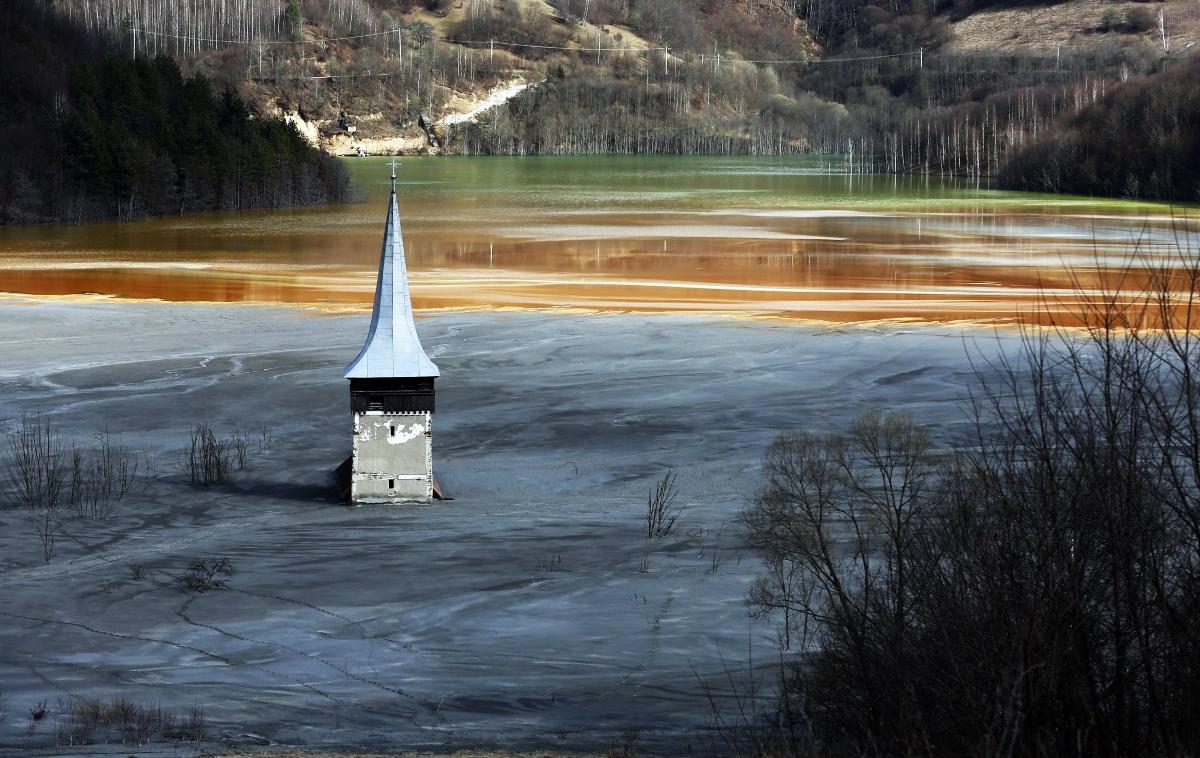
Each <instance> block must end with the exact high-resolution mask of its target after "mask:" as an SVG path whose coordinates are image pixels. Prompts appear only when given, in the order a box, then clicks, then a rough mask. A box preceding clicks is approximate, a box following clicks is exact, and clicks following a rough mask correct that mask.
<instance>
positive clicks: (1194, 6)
mask: <svg viewBox="0 0 1200 758" xmlns="http://www.w3.org/2000/svg"><path fill="white" fill-rule="evenodd" d="M1135 10H1141V11H1144V12H1147V13H1150V14H1152V15H1153V16H1154V17H1157V14H1158V12H1159V10H1162V11H1163V13H1164V16H1165V20H1166V25H1167V33H1168V35H1169V36H1170V38H1171V49H1172V50H1173V51H1174V50H1182V49H1184V48H1185V47H1186V46H1187V45H1188V44H1189V43H1196V42H1197V41H1200V0H1165V2H1157V3H1141V2H1112V1H1111V0H1069V2H1065V3H1059V4H1057V5H1029V6H1023V7H1016V8H996V9H989V10H982V11H978V12H976V13H973V14H971V15H970V16H967V17H966V18H964V19H962V20H959V21H957V22H955V23H954V24H953V32H954V39H953V41H952V42H951V45H950V46H951V48H952V49H958V50H963V51H999V52H1006V53H1015V52H1045V51H1047V50H1053V49H1054V48H1055V47H1057V46H1058V45H1062V46H1064V47H1068V46H1076V47H1080V46H1087V45H1095V44H1105V43H1113V42H1116V43H1124V42H1128V41H1131V40H1134V39H1140V40H1143V41H1146V42H1149V43H1152V44H1154V45H1158V44H1159V38H1158V33H1157V31H1156V30H1147V31H1143V32H1136V33H1130V32H1122V31H1116V30H1113V31H1105V32H1101V31H1098V29H1099V27H1101V26H1102V19H1103V18H1104V15H1105V13H1106V12H1109V11H1115V12H1116V13H1118V14H1120V16H1121V17H1122V18H1124V17H1125V16H1126V14H1128V13H1129V12H1130V11H1135Z"/></svg>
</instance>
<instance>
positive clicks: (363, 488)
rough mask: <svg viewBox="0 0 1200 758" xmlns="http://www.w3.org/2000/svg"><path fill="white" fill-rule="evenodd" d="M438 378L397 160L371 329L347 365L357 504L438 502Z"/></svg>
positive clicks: (353, 485)
mask: <svg viewBox="0 0 1200 758" xmlns="http://www.w3.org/2000/svg"><path fill="white" fill-rule="evenodd" d="M438 375H439V372H438V368H437V366H435V365H434V363H433V361H431V360H429V356H428V355H426V354H425V350H424V349H423V348H422V347H421V341H420V340H419V339H418V338H417V328H416V326H415V325H414V324H413V315H412V300H411V298H410V296H409V291H408V268H407V266H406V265H405V262H404V238H403V235H402V233H401V231H400V211H399V208H398V206H397V203H396V162H395V161H394V160H393V161H392V196H391V200H390V202H389V204H388V217H387V226H386V228H385V229H384V232H383V251H382V253H381V254H380V260H379V279H378V280H377V282H376V284H375V308H374V311H373V312H372V314H371V329H370V331H369V332H368V333H367V341H366V344H364V345H363V349H362V351H361V352H359V354H358V357H357V358H355V359H354V360H353V361H351V362H350V365H349V366H347V367H346V378H347V379H349V380H350V408H351V410H352V411H353V413H354V448H353V453H352V455H351V461H350V483H349V484H350V487H349V490H350V491H349V497H350V501H351V502H352V503H355V504H361V503H404V502H429V501H430V500H432V499H433V496H434V480H433V426H432V420H433V382H434V379H436V378H437V376H438Z"/></svg>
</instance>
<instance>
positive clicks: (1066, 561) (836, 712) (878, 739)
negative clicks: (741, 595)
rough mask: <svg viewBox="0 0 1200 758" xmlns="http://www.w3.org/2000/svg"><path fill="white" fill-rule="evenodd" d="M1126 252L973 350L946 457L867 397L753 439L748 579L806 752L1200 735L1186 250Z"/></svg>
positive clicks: (1192, 307) (1150, 747) (1193, 308)
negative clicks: (1005, 342)
mask: <svg viewBox="0 0 1200 758" xmlns="http://www.w3.org/2000/svg"><path fill="white" fill-rule="evenodd" d="M1184 252H1186V251H1184ZM1160 254H1161V253H1160V251H1156V255H1160ZM1139 264H1140V265H1139V268H1138V269H1137V270H1136V271H1121V272H1116V273H1113V274H1104V273H1100V274H1095V273H1094V272H1092V273H1089V277H1091V279H1090V280H1089V284H1088V287H1087V288H1086V289H1085V288H1083V287H1082V286H1081V287H1080V288H1079V292H1078V293H1077V294H1078V295H1080V297H1079V298H1078V299H1077V300H1076V302H1082V303H1083V306H1081V310H1080V312H1078V313H1077V314H1076V316H1077V317H1078V319H1079V321H1080V322H1082V323H1083V324H1084V327H1083V329H1082V330H1078V329H1074V328H1073V329H1062V330H1051V331H1035V330H1032V329H1030V330H1026V331H1025V332H1024V333H1023V334H1022V335H1021V338H1020V340H1019V342H1018V343H1017V347H1018V349H1017V350H1016V351H1015V354H1014V353H1012V352H1007V353H1006V352H1004V351H1003V350H1002V351H1001V352H1000V353H999V355H1000V357H999V358H996V359H992V360H989V361H983V362H980V363H978V364H977V372H978V373H977V382H978V389H977V391H976V396H975V401H974V402H973V403H972V405H971V412H972V419H973V422H974V439H973V441H972V444H971V445H970V446H969V447H963V448H962V449H960V450H958V451H957V452H956V453H955V454H953V455H947V456H944V457H942V456H938V455H935V454H934V452H933V451H932V449H931V448H930V446H929V442H928V435H927V433H926V432H925V430H923V429H922V428H921V427H920V426H919V425H917V424H915V423H914V422H913V421H912V420H911V419H907V418H904V417H901V416H885V417H880V416H878V415H873V416H868V417H865V418H864V419H862V420H860V421H859V422H857V423H856V424H855V425H854V426H853V428H852V429H851V430H850V431H849V432H848V433H847V434H846V435H843V436H834V437H815V436H812V435H807V434H787V435H783V436H781V437H780V438H779V439H778V440H776V441H775V442H774V443H772V445H771V446H770V448H769V449H768V451H767V454H766V457H765V460H764V468H765V472H766V482H765V484H764V487H763V489H762V491H761V492H760V493H759V494H758V496H757V498H756V500H755V503H754V505H753V506H752V507H751V508H749V509H748V510H747V511H746V513H745V516H744V518H745V523H746V525H747V526H748V528H749V532H750V535H751V538H752V540H753V542H754V544H755V545H756V547H757V549H758V550H759V552H760V554H761V555H762V556H763V558H764V561H765V563H766V566H767V569H766V571H765V572H764V574H763V575H762V576H761V577H760V579H759V581H758V582H757V583H756V585H755V587H754V589H753V591H752V593H751V601H752V602H753V603H754V604H755V605H756V606H757V607H758V608H759V609H760V610H762V611H764V612H767V611H772V612H776V613H778V612H780V611H782V612H784V613H785V614H786V615H785V618H786V621H785V624H787V625H789V626H791V627H792V632H791V633H792V635H793V636H794V637H799V638H800V640H799V641H800V642H801V644H800V645H799V649H801V650H803V651H804V654H803V655H800V656H797V657H796V658H795V659H794V660H793V665H791V666H790V667H789V677H788V680H787V687H786V690H785V691H784V693H782V695H781V698H783V699H784V701H786V702H788V703H792V704H795V706H796V708H797V709H798V710H799V713H800V714H801V715H802V720H803V722H804V723H805V724H807V725H808V726H809V727H811V730H812V734H813V736H814V739H815V745H816V747H817V749H818V751H819V752H822V753H828V754H833V755H855V756H860V755H901V754H911V753H914V752H918V753H920V754H922V755H931V756H959V755H998V754H1002V755H1067V754H1072V755H1104V756H1119V755H1147V754H1155V755H1164V754H1178V755H1190V754H1194V753H1197V752H1200V730H1198V729H1197V728H1196V724H1195V713H1196V712H1197V711H1198V710H1200V656H1198V655H1197V651H1200V480H1198V478H1197V472H1200V423H1197V420H1200V329H1198V327H1197V325H1198V324H1200V255H1196V254H1186V255H1184V254H1182V253H1181V255H1179V256H1161V257H1153V258H1151V257H1149V256H1147V257H1146V258H1145V259H1141V260H1139ZM1135 277H1140V279H1138V278H1135ZM1097 279H1098V281H1097ZM1130 281H1143V282H1145V285H1144V286H1139V288H1138V289H1137V290H1126V289H1123V287H1125V286H1126V283H1128V282H1130ZM1181 292H1182V294H1181ZM1048 312H1050V313H1051V314H1053V313H1057V312H1061V311H1058V310H1050V309H1048ZM1052 317H1053V316H1052ZM774 754H778V753H774Z"/></svg>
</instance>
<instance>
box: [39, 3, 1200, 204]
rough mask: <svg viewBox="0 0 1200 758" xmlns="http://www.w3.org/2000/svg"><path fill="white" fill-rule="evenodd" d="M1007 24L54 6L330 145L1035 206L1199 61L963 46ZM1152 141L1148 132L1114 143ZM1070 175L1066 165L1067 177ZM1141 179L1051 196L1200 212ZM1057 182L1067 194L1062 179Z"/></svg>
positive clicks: (756, 6) (1156, 115)
mask: <svg viewBox="0 0 1200 758" xmlns="http://www.w3.org/2000/svg"><path fill="white" fill-rule="evenodd" d="M30 1H32V0H30ZM1052 4H1053V3H1052ZM1004 6H1020V3H1019V2H1015V0H889V2H887V3H883V2H879V0H549V1H548V3H542V2H538V1H536V0H222V1H220V2H217V1H216V0H184V1H183V2H177V3H155V2H146V0H111V1H108V2H100V1H99V0H58V2H56V3H54V5H53V7H54V13H55V14H56V15H57V16H58V17H59V18H60V19H62V20H64V21H67V22H69V23H71V24H73V25H74V26H75V27H76V28H78V29H81V30H82V31H83V32H85V33H86V34H88V35H90V36H91V37H93V38H95V39H99V40H103V44H104V47H105V49H106V50H109V51H112V52H117V53H120V54H124V55H126V56H137V57H139V58H146V57H150V56H155V55H159V54H169V55H172V56H174V57H175V58H176V60H178V61H179V62H180V64H181V66H182V67H183V69H184V71H186V72H189V73H199V74H203V75H204V76H206V77H207V78H208V79H209V80H211V81H212V82H214V83H215V84H216V85H217V87H218V88H223V87H226V86H228V87H232V88H236V89H237V90H238V92H239V93H240V94H241V95H242V97H243V99H244V100H245V102H248V103H251V104H252V106H251V107H252V109H253V110H256V111H258V112H260V113H261V114H262V115H270V114H273V113H289V114H296V115H298V116H300V117H302V118H304V119H306V120H308V121H309V122H315V123H317V124H319V125H321V127H320V128H322V129H323V130H325V131H324V133H326V134H329V133H332V132H333V131H336V127H335V126H334V124H336V123H338V119H339V116H340V114H342V113H349V114H350V115H351V120H353V119H354V117H355V116H361V117H362V119H363V120H362V121H361V122H360V129H363V130H366V133H369V132H370V130H371V129H375V130H376V132H375V133H376V134H382V135H386V134H395V133H417V134H420V132H419V131H417V127H418V125H421V128H422V129H424V130H425V131H426V132H428V133H429V137H430V141H431V143H434V144H436V148H437V149H438V150H439V151H441V152H446V153H457V154H504V155H527V154H581V153H583V154H639V153H705V154H750V155H784V154H821V155H826V156H833V157H834V160H838V161H841V162H842V164H843V166H844V168H845V169H846V170H849V171H855V172H879V171H882V172H891V173H926V174H941V175H955V176H966V177H974V178H982V177H992V176H997V175H1003V176H1005V177H1008V178H1007V179H1006V181H1009V182H1011V183H1013V185H1014V186H1037V184H1038V182H1035V181H1033V180H1032V179H1018V178H1015V177H1017V176H1018V174H1020V175H1021V176H1026V177H1027V176H1029V175H1030V174H1029V168H1028V167H1029V166H1030V164H1036V163H1037V162H1038V161H1040V160H1042V159H1043V158H1044V157H1047V156H1049V155H1050V152H1048V150H1047V148H1045V147H1043V145H1045V144H1047V141H1054V140H1058V138H1057V137H1056V135H1058V134H1059V132H1060V131H1062V130H1065V129H1069V128H1070V127H1068V126H1067V125H1068V124H1069V123H1071V120H1072V119H1076V118H1079V117H1082V116H1081V114H1084V113H1085V112H1087V111H1089V109H1094V108H1097V107H1101V106H1100V105H1099V104H1100V103H1102V102H1104V101H1106V98H1110V97H1111V96H1112V95H1113V93H1114V92H1116V91H1117V90H1119V89H1121V88H1122V87H1128V86H1142V84H1139V83H1140V82H1143V81H1148V80H1150V79H1153V78H1155V77H1160V76H1164V75H1166V73H1165V72H1169V71H1171V70H1172V69H1174V68H1176V67H1177V66H1178V65H1180V64H1181V63H1183V62H1186V61H1187V60H1188V56H1189V55H1190V53H1188V52H1187V51H1186V50H1183V49H1179V48H1180V46H1175V47H1173V46H1172V45H1171V44H1170V42H1169V39H1168V35H1167V34H1166V33H1165V31H1164V34H1163V35H1162V38H1161V39H1159V38H1157V37H1156V36H1155V23H1156V19H1158V18H1159V17H1158V16H1156V11H1155V10H1154V8H1155V7H1156V4H1153V3H1146V4H1139V6H1138V7H1135V8H1134V9H1133V10H1129V11H1126V10H1121V11H1119V12H1118V11H1116V10H1110V11H1109V12H1106V13H1105V15H1104V17H1103V19H1102V21H1101V22H1100V25H1101V26H1102V27H1103V28H1100V27H1098V28H1097V29H1096V30H1095V31H1096V33H1097V35H1098V36H1097V38H1096V40H1094V41H1092V42H1089V43H1088V44H1087V45H1084V46H1078V47H1062V48H1059V49H1057V50H1051V51H1048V52H1023V53H1014V52H1006V53H1000V52H979V51H978V50H975V51H970V50H960V49H957V48H954V47H953V46H951V45H949V44H948V43H949V41H950V40H951V37H952V33H951V27H950V22H951V21H952V20H953V19H956V18H962V17H965V16H968V15H970V14H971V13H973V12H976V11H978V10H980V9H984V8H997V7H1004ZM1102 32H1103V34H1101V33H1102ZM515 80H521V81H526V82H529V83H531V84H532V86H531V87H529V88H528V89H527V90H525V92H524V93H523V94H521V95H520V96H518V97H516V98H515V99H512V100H510V101H509V102H508V103H507V104H505V105H504V106H502V107H499V108H496V109H493V110H492V111H490V112H488V113H487V114H486V115H485V116H484V117H481V118H479V119H477V120H474V121H470V122H464V123H459V124H456V125H454V126H451V127H448V128H446V129H444V130H443V129H440V128H439V129H437V130H435V129H431V128H430V125H431V124H433V123H435V122H436V120H437V118H438V117H439V116H440V115H441V114H443V113H445V112H446V111H447V109H448V108H449V107H450V103H451V102H452V101H454V100H456V99H458V100H461V99H463V98H468V99H469V98H470V97H472V96H478V95H479V94H480V93H484V92H487V91H488V90H490V89H493V88H497V87H500V86H503V85H504V84H506V83H508V82H512V81H515ZM1193 80H1194V77H1192V78H1188V77H1182V76H1181V77H1177V78H1176V80H1175V81H1176V84H1175V85H1174V87H1175V91H1176V92H1178V90H1179V89H1180V88H1184V89H1186V88H1188V87H1200V84H1195V83H1193ZM1184 102H1187V98H1171V99H1166V100H1164V101H1163V102H1162V103H1161V105H1162V106H1163V108H1162V109H1159V110H1154V111H1146V112H1144V113H1142V118H1143V125H1144V127H1145V128H1146V129H1151V130H1153V129H1156V128H1158V127H1159V126H1160V125H1161V127H1162V128H1163V129H1169V128H1176V126H1177V127H1178V128H1180V129H1186V128H1188V126H1189V125H1196V124H1195V121H1194V116H1192V115H1189V114H1188V113H1185V112H1183V111H1180V110H1178V107H1179V106H1181V104H1182V103H1184ZM1146 119H1148V120H1149V121H1146ZM1122 123H1124V122H1122ZM1172 125H1176V126H1172ZM389 130H390V131H389ZM361 133H364V132H360V134H361ZM1137 138H1138V135H1137V133H1135V132H1132V131H1131V132H1129V133H1128V134H1119V135H1118V136H1117V140H1118V141H1125V140H1128V139H1137ZM1056 144H1063V143H1062V140H1058V141H1057V142H1056ZM1184 152H1185V153H1186V151H1184ZM1173 155H1176V157H1177V158H1178V156H1179V155H1180V153H1179V152H1178V151H1176V152H1175V153H1173ZM1185 157H1186V155H1185ZM1022 167H1024V168H1022ZM1073 169H1074V166H1073V165H1072V164H1071V163H1070V162H1069V161H1062V162H1061V170H1065V171H1068V172H1069V171H1072V170H1073ZM1135 173H1136V172H1135ZM1177 174H1186V172H1180V171H1174V172H1172V175H1177ZM1127 179H1128V175H1127V176H1126V178H1123V179H1121V181H1120V182H1118V183H1116V184H1114V183H1112V182H1108V183H1104V184H1097V183H1095V182H1092V183H1090V184H1089V183H1086V182H1082V181H1074V180H1073V179H1071V178H1070V177H1066V178H1064V179H1063V180H1061V181H1060V180H1058V179H1054V180H1053V182H1054V183H1056V186H1062V187H1064V188H1065V187H1093V188H1095V189H1096V190H1097V191H1103V192H1106V193H1115V194H1130V196H1133V197H1166V196H1170V197H1173V198H1176V199H1195V197H1196V192H1197V190H1196V188H1194V187H1182V189H1180V188H1178V187H1176V188H1174V189H1171V190H1170V191H1169V192H1167V190H1165V189H1164V187H1165V185H1164V183H1163V180H1162V179H1161V172H1160V176H1159V177H1158V178H1155V177H1150V176H1148V175H1147V176H1144V177H1141V176H1134V178H1133V179H1132V180H1127ZM1039 181H1041V185H1042V186H1050V185H1049V184H1047V182H1046V181H1045V180H1044V177H1043V179H1042V180H1039ZM1172 186H1174V184H1172ZM1131 193H1132V194H1131ZM1164 193H1166V194H1164Z"/></svg>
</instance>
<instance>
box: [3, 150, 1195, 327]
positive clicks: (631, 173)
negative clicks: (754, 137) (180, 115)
mask: <svg viewBox="0 0 1200 758" xmlns="http://www.w3.org/2000/svg"><path fill="white" fill-rule="evenodd" d="M385 163H386V161H384V160H383V159H358V160H353V161H352V164H351V165H352V168H353V170H354V175H355V178H356V181H358V183H359V184H360V185H361V186H363V187H364V188H365V189H366V190H367V191H368V193H369V197H370V200H369V201H368V202H366V203H363V204H359V205H350V206H333V207H327V208H318V209H302V210H292V211H277V212H270V213H260V214H246V215H232V214H210V215H203V216H189V217H185V218H169V219H160V220H152V221H143V222H137V223H131V224H95V225H87V226H75V227H68V226H44V227H32V228H24V229H2V228H0V290H4V291H9V292H18V293H27V294H36V295H70V294H89V293H95V294H102V295H111V296H118V297H128V298H159V299H165V300H197V301H216V302H257V303H296V304H309V305H318V306H322V307H329V308H364V309H365V308H369V306H370V302H371V294H372V287H373V286H374V279H373V276H374V267H375V265H376V263H377V259H378V255H379V242H380V238H381V236H382V233H383V217H384V203H385V201H386V191H387V176H388V169H387V168H386V165H385ZM401 177H402V178H401V183H400V191H401V214H402V216H403V218H404V224H405V242H406V246H407V249H408V256H409V265H410V269H411V271H412V278H413V292H414V299H415V304H416V306H417V307H418V308H448V307H454V308H461V307H521V308H548V307H575V308H587V309H597V310H639V311H660V310H686V311H712V312H726V313H741V314H749V315H770V316H780V317H789V318H814V319H822V320H831V321H865V320H876V319H885V318H907V319H921V320H937V321H942V320H972V321H978V320H991V319H1011V318H1024V319H1027V320H1029V319H1040V318H1044V316H1034V315H1032V312H1033V311H1034V310H1036V309H1037V306H1038V303H1039V301H1040V300H1041V299H1042V296H1043V295H1045V294H1046V293H1050V294H1051V296H1052V297H1058V296H1060V295H1061V296H1062V297H1063V298H1068V299H1069V296H1068V295H1067V294H1066V293H1069V292H1070V291H1071V289H1072V276H1074V277H1077V278H1078V279H1079V280H1080V281H1082V282H1083V283H1084V284H1085V285H1089V286H1090V285H1094V284H1095V282H1096V278H1097V276H1098V273H1097V272H1098V270H1102V269H1104V268H1105V267H1110V268H1111V267H1118V266H1121V265H1123V263H1124V262H1125V261H1126V260H1127V258H1128V256H1129V255H1130V253H1131V251H1132V250H1133V248H1134V245H1135V241H1140V250H1141V252H1142V253H1143V254H1148V255H1150V256H1159V257H1161V256H1171V255H1174V254H1176V251H1177V249H1178V248H1177V246H1176V244H1175V239H1176V238H1177V236H1178V234H1179V232H1180V226H1181V223H1182V225H1183V226H1185V227H1190V228H1184V229H1183V241H1184V243H1185V244H1191V245H1193V246H1195V245H1197V241H1198V240H1200V235H1198V234H1197V232H1196V229H1197V224H1196V222H1197V220H1198V219H1200V213H1198V212H1197V211H1196V209H1187V210H1184V211H1181V210H1180V209H1175V211H1174V215H1175V216H1176V218H1175V219H1174V220H1173V219H1172V212H1170V211H1169V210H1168V209H1166V208H1164V207H1162V206H1158V205H1153V204H1147V203H1129V202H1123V201H1111V200H1090V199H1086V198H1056V197H1053V196H1043V195H1031V194H1022V193H1010V192H999V191H994V190H989V189H986V188H981V187H978V186H970V185H967V184H964V183H956V182H944V181H941V180H937V179H932V178H924V177H919V178H896V177H873V176H867V177H863V176H846V175H833V174H828V173H825V172H822V171H820V170H819V168H818V167H817V166H816V165H815V164H814V163H812V162H806V161H801V160H794V159H793V160H781V159H758V158H640V159H638V158H594V157H589V158H410V159H406V160H405V161H403V163H402V168H401ZM1181 213H1182V214H1191V215H1190V217H1189V218H1188V219H1187V220H1186V221H1183V222H1181V220H1180V219H1179V216H1180V214H1181Z"/></svg>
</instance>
